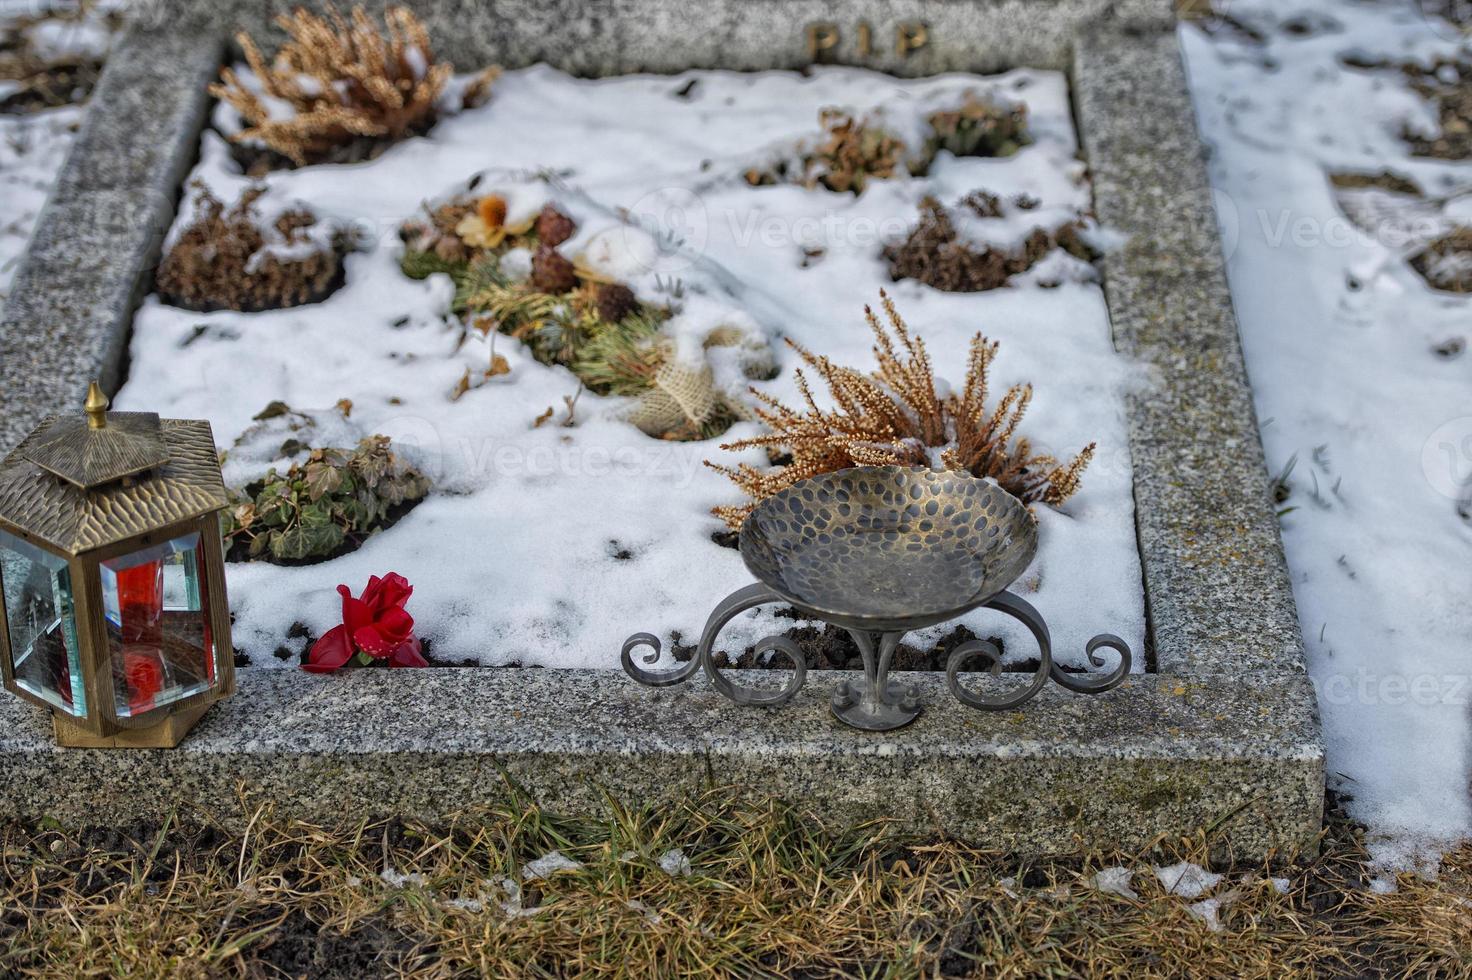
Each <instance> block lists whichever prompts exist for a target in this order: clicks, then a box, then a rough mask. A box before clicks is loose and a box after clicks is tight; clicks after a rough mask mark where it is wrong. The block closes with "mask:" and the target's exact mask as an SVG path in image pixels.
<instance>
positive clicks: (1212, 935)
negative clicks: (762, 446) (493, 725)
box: [0, 788, 1472, 978]
mask: <svg viewBox="0 0 1472 980" xmlns="http://www.w3.org/2000/svg"><path fill="white" fill-rule="evenodd" d="M734 796H735V794H733V793H732V792H731V791H730V790H729V789H724V788H723V789H716V790H713V791H711V792H710V793H708V794H706V795H704V796H701V797H697V798H692V799H688V800H685V801H683V802H677V803H675V804H672V805H661V806H644V807H633V808H629V807H623V806H620V805H618V804H616V803H613V802H610V803H609V804H608V807H607V809H606V811H605V813H604V815H603V816H602V817H601V818H599V819H583V820H571V819H564V818H559V817H557V816H555V815H553V814H550V813H548V812H546V811H544V810H542V809H541V808H539V807H537V806H536V805H534V804H533V803H531V802H528V801H527V800H525V799H522V798H519V797H518V796H517V795H516V794H514V793H508V794H507V795H506V797H505V799H504V800H503V801H502V802H501V803H498V804H496V805H494V806H492V807H489V808H487V809H486V810H484V811H480V812H476V813H473V814H466V815H463V816H461V817H460V818H459V819H457V820H455V821H453V823H451V824H450V825H449V826H448V827H439V828H432V827H425V826H421V825H418V824H415V823H409V822H402V821H393V822H378V823H353V822H348V823H347V824H346V825H345V826H340V827H322V826H314V825H310V824H303V823H297V822H290V821H286V820H281V819H276V818H274V817H273V816H272V814H271V813H270V812H269V811H263V812H258V813H257V814H256V815H255V818H254V819H253V820H252V821H251V823H250V827H249V830H248V832H246V833H238V832H232V831H226V830H224V829H222V828H221V827H219V826H218V825H217V824H215V823H214V822H213V821H211V820H210V819H209V818H208V817H207V816H206V815H205V814H203V813H200V812H197V811H186V812H184V813H182V814H174V815H170V817H169V818H168V819H167V820H165V821H164V822H163V824H162V826H159V825H153V826H138V827H132V828H124V829H122V830H107V831H90V832H80V831H73V830H68V829H63V828H61V827H59V826H57V825H56V824H55V823H54V822H48V823H47V825H45V826H41V827H35V826H20V825H16V824H8V825H0V924H3V929H0V973H6V974H7V975H14V976H23V977H58V978H62V977H65V978H71V977H75V976H81V975H107V976H118V975H128V976H170V977H173V976H181V977H204V976H220V975H238V976H280V975H291V976H303V975H309V976H325V975H336V976H368V975H371V976H385V975H386V976H425V977H441V976H452V975H479V976H505V977H539V976H588V977H639V978H643V977H654V976H658V977H695V976H700V977H706V976H739V977H755V976H763V977H795V976H802V977H838V976H845V977H850V976H876V977H877V976H890V977H922V976H923V977H1035V976H1090V977H1132V978H1133V977H1172V978H1174V977H1279V976H1345V977H1349V976H1388V977H1431V976H1439V977H1465V976H1468V975H1469V974H1472V916H1468V914H1467V908H1468V903H1469V901H1472V846H1463V847H1461V848H1460V849H1458V850H1456V851H1454V852H1452V853H1451V854H1448V855H1447V856H1446V858H1445V859H1444V861H1443V863H1442V869H1441V873H1440V875H1439V877H1438V878H1437V879H1435V880H1429V879H1425V878H1420V877H1416V876H1413V875H1403V876H1401V877H1400V878H1399V880H1398V886H1399V887H1398V889H1397V890H1396V891H1394V892H1392V893H1390V894H1380V893H1377V892H1376V891H1374V890H1372V889H1371V888H1370V887H1369V884H1370V880H1371V877H1372V874H1373V872H1372V870H1371V869H1370V868H1369V866H1368V861H1367V857H1366V854H1365V851H1364V848H1363V846H1362V845H1361V843H1360V840H1359V838H1358V834H1357V832H1356V830H1355V829H1354V828H1353V827H1350V826H1349V825H1347V824H1345V823H1344V822H1343V821H1342V820H1340V819H1338V818H1334V819H1333V820H1332V821H1331V823H1330V825H1329V827H1328V829H1327V831H1326V835H1325V840H1324V846H1323V849H1322V851H1321V852H1320V853H1319V854H1317V855H1312V854H1303V855H1281V856H1279V858H1278V859H1276V860H1274V861H1273V862H1271V863H1269V864H1263V863H1257V862H1238V863H1232V862H1230V861H1228V862H1225V863H1217V864H1215V865H1213V867H1214V869H1215V870H1217V871H1220V872H1225V873H1226V874H1227V878H1226V880H1224V881H1223V882H1222V883H1221V884H1220V885H1219V886H1218V887H1217V888H1216V889H1215V890H1214V891H1213V892H1212V893H1211V894H1212V895H1213V896H1214V897H1216V898H1218V899H1219V900H1220V901H1221V902H1222V906H1221V909H1220V923H1221V927H1220V930H1219V931H1213V930H1212V929H1211V928H1209V927H1208V926H1207V924H1206V923H1205V922H1203V921H1202V920H1201V919H1200V918H1198V917H1197V916H1196V915H1194V914H1193V913H1192V912H1191V910H1190V908H1189V905H1190V903H1189V902H1188V901H1186V900H1183V899H1181V898H1178V897H1175V896H1172V895H1169V894H1167V893H1166V891H1165V889H1164V888H1163V887H1162V886H1161V885H1160V883H1159V881H1158V880H1157V879H1156V877H1155V874H1154V871H1153V865H1157V864H1170V863H1174V862H1175V861H1179V860H1191V861H1195V862H1197V863H1199V864H1202V865H1208V864H1209V863H1210V859H1209V852H1210V850H1211V847H1210V844H1211V840H1210V838H1209V837H1208V836H1207V835H1205V834H1201V835H1197V836H1192V837H1187V838H1178V839H1161V840H1159V841H1157V842H1156V843H1155V845H1154V846H1153V847H1151V848H1148V849H1146V850H1144V851H1140V852H1124V853H1101V852H1084V851H1080V852H1079V853H1077V854H1074V855H1072V856H1069V857H1064V858H1058V859H1054V860H1047V861H1043V860H1036V861H1025V860H1019V859H1016V858H1012V857H1008V856H1006V855H1003V854H999V853H996V852H993V851H987V850H983V849H979V848H975V847H970V846H966V845H964V844H961V843H957V842H954V841H947V840H929V841H924V840H917V839H912V838H906V837H902V836H900V835H899V834H897V833H895V832H894V831H893V829H892V828H889V827H886V826H884V825H882V824H870V825H867V826H864V827H860V828H857V829H854V830H848V831H839V830H836V829H833V828H828V827H825V826H824V825H823V824H822V822H821V821H819V820H817V819H816V818H814V817H813V816H812V815H811V814H808V813H805V812H803V811H802V810H800V809H796V808H791V807H787V806H782V805H778V804H775V803H741V802H734ZM675 848H679V849H680V850H681V851H682V852H683V854H684V855H685V856H686V857H687V858H688V860H689V872H690V873H689V874H688V875H685V874H682V873H680V872H679V871H678V870H676V871H675V873H674V874H671V873H669V872H668V871H666V870H664V869H662V868H661V867H660V863H659V859H660V858H661V857H662V856H665V855H666V854H668V853H669V852H670V851H671V850H672V849H675ZM552 850H557V851H560V852H561V853H562V854H563V855H564V856H566V857H567V858H570V859H572V860H574V861H576V862H578V863H579V864H580V865H581V867H578V868H574V869H570V870H563V871H557V872H555V873H553V874H551V875H550V876H548V877H545V878H540V879H537V880H531V881H528V880H525V879H524V876H523V870H522V869H524V868H525V867H526V866H527V865H528V863H529V862H531V861H532V860H534V859H536V858H538V857H540V856H542V855H544V854H546V853H548V852H549V851H552ZM671 866H672V867H673V862H671ZM1113 867H1124V868H1127V869H1129V870H1130V871H1131V872H1132V873H1133V875H1132V880H1131V885H1132V887H1133V889H1134V891H1135V892H1136V893H1137V896H1138V897H1136V898H1128V897H1121V896H1119V895H1116V894H1111V893H1107V892H1103V891H1100V890H1099V889H1098V888H1097V887H1095V884H1094V875H1095V874H1096V873H1097V872H1098V871H1100V870H1102V869H1104V868H1113ZM1270 876H1278V877H1279V878H1280V879H1286V882H1285V884H1286V887H1285V890H1283V891H1282V892H1280V891H1279V889H1278V888H1277V887H1275V885H1274V884H1273V883H1272V881H1271V880H1270ZM507 879H509V880H511V881H512V882H514V883H517V888H518V890H519V893H520V894H519V897H513V894H512V892H511V891H510V890H508V889H507V888H505V887H504V886H503V884H502V882H503V881H504V880H507Z"/></svg>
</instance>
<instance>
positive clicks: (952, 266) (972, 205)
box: [884, 192, 1097, 293]
mask: <svg viewBox="0 0 1472 980" xmlns="http://www.w3.org/2000/svg"><path fill="white" fill-rule="evenodd" d="M957 208H965V209H967V210H968V211H970V212H971V213H972V214H973V215H975V216H977V217H982V218H994V217H1000V216H1001V213H1002V212H1001V210H1000V208H1001V203H1000V202H999V201H998V200H997V198H996V197H994V196H993V195H990V194H985V193H980V192H977V193H972V194H969V195H967V196H966V197H965V198H963V199H962V200H961V202H960V203H959V204H958V205H957ZM955 210H956V209H947V208H946V207H945V206H944V205H942V204H941V203H940V202H939V201H937V200H936V199H935V198H933V197H926V198H923V199H922V200H921V201H920V221H919V223H918V224H916V226H915V227H914V228H913V229H912V230H911V231H910V234H909V235H908V236H907V237H906V238H905V240H904V241H903V242H899V243H896V244H891V245H886V246H885V248H884V258H885V260H886V261H888V262H889V274H890V276H891V277H892V278H894V279H896V280H899V279H915V280H917V281H919V282H923V283H925V284H926V285H927V286H933V287H934V288H936V289H941V290H945V291H946V292H963V293H974V292H981V291H983V290H987V289H996V288H998V287H1000V286H1005V285H1006V284H1007V281H1008V280H1009V279H1011V278H1012V277H1013V276H1015V275H1019V274H1021V273H1023V272H1026V271H1027V270H1028V269H1031V268H1032V267H1033V266H1034V265H1036V264H1037V263H1038V262H1039V261H1040V260H1041V259H1042V258H1043V257H1044V256H1045V255H1047V254H1048V253H1049V252H1051V251H1053V249H1055V248H1061V249H1063V250H1064V251H1065V252H1067V253H1068V254H1070V255H1072V256H1074V257H1075V258H1078V259H1082V260H1084V261H1086V262H1092V261H1093V260H1094V259H1095V258H1097V255H1096V254H1095V253H1094V251H1093V249H1091V248H1090V247H1089V245H1088V244H1087V243H1086V242H1085V241H1084V240H1083V238H1082V237H1080V233H1081V232H1082V231H1083V229H1084V225H1083V222H1082V221H1081V220H1078V219H1075V220H1072V221H1066V222H1064V223H1063V224H1062V225H1059V226H1058V227H1057V228H1054V229H1052V230H1051V231H1049V230H1047V229H1045V228H1034V229H1033V231H1032V233H1031V234H1029V235H1028V236H1027V238H1026V239H1025V240H1024V241H1023V242H1022V244H1021V245H1020V246H1019V247H1017V248H1015V249H1003V248H992V247H989V246H985V245H982V246H976V245H972V244H970V243H968V242H966V241H964V240H963V239H962V238H961V236H960V235H959V234H958V233H957V231H956V226H955V221H954V220H953V214H954V213H955Z"/></svg>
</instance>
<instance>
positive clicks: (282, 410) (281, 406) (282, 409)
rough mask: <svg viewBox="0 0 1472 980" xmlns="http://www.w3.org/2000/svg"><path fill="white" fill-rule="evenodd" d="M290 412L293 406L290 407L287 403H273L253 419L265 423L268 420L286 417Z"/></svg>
mask: <svg viewBox="0 0 1472 980" xmlns="http://www.w3.org/2000/svg"><path fill="white" fill-rule="evenodd" d="M290 411H291V406H290V405H288V404H286V402H282V401H273V402H271V403H270V404H269V405H267V406H266V407H265V408H263V409H261V410H260V412H259V413H258V414H256V415H255V416H253V418H254V420H255V421H257V422H264V421H266V420H267V419H275V418H280V417H281V416H283V415H286V414H287V413H288V412H290Z"/></svg>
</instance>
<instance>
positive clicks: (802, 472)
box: [706, 292, 1094, 529]
mask: <svg viewBox="0 0 1472 980" xmlns="http://www.w3.org/2000/svg"><path fill="white" fill-rule="evenodd" d="M880 299H881V301H882V304H883V308H884V314H885V317H886V318H887V319H888V321H889V325H888V327H886V326H885V325H884V324H883V323H881V322H880V320H879V317H878V316H876V315H875V313H874V311H873V310H872V309H870V308H868V307H865V308H864V316H865V318H866V319H867V320H868V323H869V326H870V328H871V329H872V330H873V331H874V337H875V339H876V344H875V347H874V354H875V356H876V358H877V359H878V362H879V370H877V371H876V372H874V374H872V375H868V374H863V373H862V372H859V371H855V370H854V369H852V368H847V367H842V366H841V365H837V364H834V363H833V362H832V361H830V360H829V359H828V358H826V357H824V356H822V355H820V354H814V353H812V352H811V351H809V350H807V349H806V348H804V347H802V346H800V345H799V344H796V343H794V342H793V341H791V340H788V342H787V343H788V344H789V345H790V346H791V347H792V348H793V349H794V350H795V351H797V353H798V355H799V356H800V357H801V358H802V359H803V362H804V363H805V364H806V365H807V366H808V368H809V369H811V370H812V372H813V373H814V374H815V375H817V377H818V378H820V379H822V381H823V382H824V383H825V384H827V386H828V390H829V394H830V395H831V396H832V399H833V402H834V408H832V409H827V410H825V409H822V408H820V407H818V403H817V401H816V399H814V398H813V393H812V389H811V388H810V387H809V384H808V379H807V377H806V375H804V374H803V372H802V370H801V369H800V368H799V369H798V371H797V378H796V380H797V387H798V390H799V391H800V392H801V393H802V398H803V402H804V403H805V410H798V409H792V408H789V407H787V406H786V405H783V404H782V403H781V402H779V401H777V400H776V399H775V398H772V397H771V396H769V395H765V394H763V393H762V392H759V391H755V390H753V392H752V394H753V395H755V396H756V398H757V399H758V401H760V402H761V403H762V407H760V408H757V409H756V416H757V418H758V419H760V420H761V421H762V422H763V423H765V424H766V426H767V427H768V428H769V429H770V430H771V431H770V432H768V433H766V434H765V435H760V436H754V437H753V438H750V439H740V440H737V441H736V442H732V443H727V444H725V445H723V446H721V448H722V449H727V450H743V449H754V448H760V449H766V450H768V451H769V452H786V453H789V454H791V457H792V461H791V462H789V463H786V464H785V465H781V466H777V467H775V468H773V469H770V470H760V469H757V468H756V467H754V466H750V465H748V464H745V463H743V464H740V465H738V466H735V467H731V466H722V465H720V464H717V463H712V462H709V461H707V462H706V465H707V466H710V467H711V468H713V469H715V470H718V471H720V472H721V473H724V474H725V475H726V476H728V477H729V478H730V479H731V481H732V482H733V483H735V484H736V486H738V487H740V488H741V489H742V490H743V491H745V492H746V493H747V495H749V496H750V497H751V498H752V500H751V502H750V503H747V504H742V505H739V506H727V507H717V508H715V510H714V511H713V513H715V514H716V516H718V517H720V518H721V519H722V520H724V521H725V522H726V524H727V525H728V526H729V527H731V528H733V529H734V528H739V527H740V526H741V524H742V522H743V521H745V520H746V517H747V515H748V514H750V513H751V511H752V509H753V508H754V507H755V506H756V502H757V501H760V500H762V499H763V498H766V497H769V496H771V495H772V494H774V493H777V492H778V491H780V490H784V489H786V488H787V487H790V486H792V485H793V484H794V483H797V482H798V481H799V480H805V479H807V478H808V477H812V476H817V475H818V474H820V473H830V472H833V471H834V470H842V469H847V468H849V467H851V466H892V465H900V466H933V465H937V464H939V465H941V466H944V467H945V468H947V469H952V470H963V471H965V472H968V473H971V474H973V475H975V476H983V477H991V478H992V479H994V480H996V481H997V483H999V484H1000V485H1001V486H1002V488H1003V489H1005V490H1007V491H1008V492H1009V493H1011V494H1012V495H1013V496H1015V497H1017V498H1018V499H1020V500H1022V501H1023V502H1025V503H1036V502H1041V503H1044V504H1047V505H1049V506H1057V505H1059V504H1061V503H1063V502H1064V501H1065V500H1067V499H1068V498H1069V497H1071V496H1072V495H1073V494H1074V493H1075V492H1076V491H1077V490H1078V486H1079V479H1080V477H1081V476H1082V474H1083V471H1084V468H1085V467H1086V466H1088V464H1089V460H1090V459H1092V458H1093V455H1094V444H1093V443H1090V444H1089V445H1088V446H1086V447H1084V449H1083V451H1082V452H1080V453H1079V454H1078V455H1077V456H1075V457H1074V458H1073V459H1072V460H1071V461H1070V462H1068V463H1066V464H1060V463H1059V462H1058V460H1056V459H1054V458H1053V457H1052V456H1049V455H1046V454H1044V453H1035V452H1033V450H1032V447H1031V445H1030V444H1029V443H1028V441H1027V439H1025V438H1022V437H1020V436H1018V435H1017V427H1018V425H1019V423H1021V421H1022V417H1023V416H1024V415H1025V414H1026V413H1027V407H1028V405H1029V404H1030V403H1031V401H1032V386H1031V385H1014V386H1013V387H1012V388H1010V389H1008V391H1007V393H1006V394H1005V395H1003V396H1002V400H1001V401H1000V402H998V403H997V405H996V407H995V408H993V409H992V410H991V411H990V412H988V411H987V408H986V396H987V379H988V375H989V373H990V370H991V364H992V361H993V359H995V357H996V354H997V344H996V342H995V341H988V340H987V339H986V338H985V337H983V336H982V335H981V334H977V335H976V336H975V337H974V338H972V341H971V353H970V357H969V359H968V362H967V365H966V384H965V386H964V388H963V389H962V391H961V393H960V394H959V395H949V396H944V397H943V396H941V395H940V394H939V393H938V392H937V391H936V386H935V374H934V371H933V370H932V368H931V364H930V357H929V355H928V354H926V352H925V342H924V341H923V340H921V339H920V338H919V337H916V336H913V335H911V333H910V331H909V328H908V327H907V326H906V325H905V321H904V320H903V319H902V318H901V317H900V315H899V312H898V311H897V310H896V309H895V307H894V303H893V302H892V301H891V300H890V298H889V296H888V295H886V294H885V293H883V292H881V293H880Z"/></svg>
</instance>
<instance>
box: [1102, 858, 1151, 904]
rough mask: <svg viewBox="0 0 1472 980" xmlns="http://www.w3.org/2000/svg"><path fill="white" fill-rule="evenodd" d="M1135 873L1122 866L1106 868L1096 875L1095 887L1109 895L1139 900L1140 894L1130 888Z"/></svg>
mask: <svg viewBox="0 0 1472 980" xmlns="http://www.w3.org/2000/svg"><path fill="white" fill-rule="evenodd" d="M1134 874H1135V873H1134V872H1133V871H1131V870H1130V869H1129V868H1126V867H1124V866H1122V865H1116V866H1115V867H1112V868H1105V869H1103V870H1102V871H1100V872H1098V873H1097V874H1095V875H1094V887H1095V888H1097V889H1099V891H1101V892H1105V893H1106V894H1109V895H1118V896H1120V897H1121V898H1129V899H1137V898H1139V897H1140V893H1139V892H1137V891H1135V890H1134V889H1133V888H1131V887H1130V879H1131V878H1133V877H1134Z"/></svg>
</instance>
